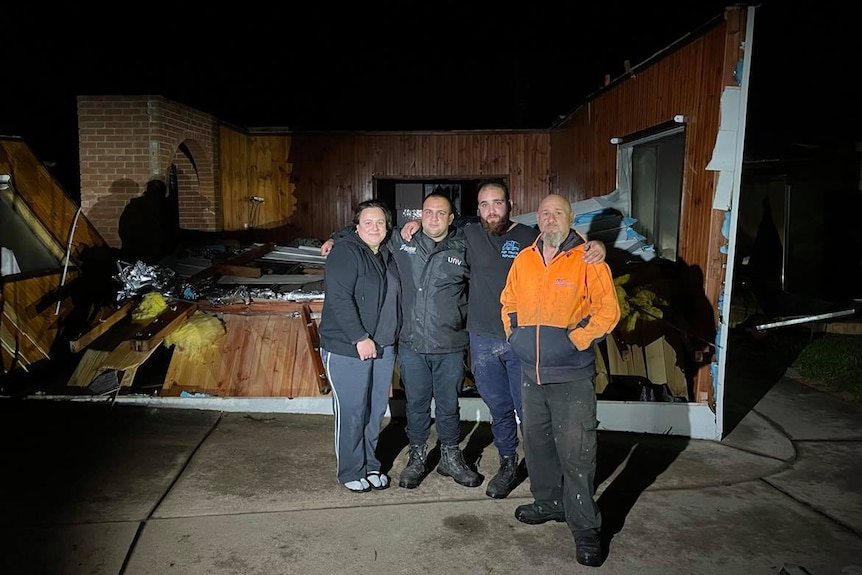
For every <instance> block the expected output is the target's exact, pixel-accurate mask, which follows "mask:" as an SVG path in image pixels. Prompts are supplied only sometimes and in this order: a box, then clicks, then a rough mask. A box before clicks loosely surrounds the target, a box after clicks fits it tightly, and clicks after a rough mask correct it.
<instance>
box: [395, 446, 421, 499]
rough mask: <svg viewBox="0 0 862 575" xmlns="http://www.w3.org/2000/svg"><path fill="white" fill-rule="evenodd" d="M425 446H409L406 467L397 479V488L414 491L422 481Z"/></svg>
mask: <svg viewBox="0 0 862 575" xmlns="http://www.w3.org/2000/svg"><path fill="white" fill-rule="evenodd" d="M426 472H427V471H426V469H425V446H424V445H411V446H410V456H409V458H408V459H407V465H406V466H405V467H404V470H403V471H402V472H401V476H400V477H399V478H398V487H403V488H405V489H416V488H417V487H419V484H420V483H422V480H423V479H425V473H426Z"/></svg>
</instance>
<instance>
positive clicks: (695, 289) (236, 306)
mask: <svg viewBox="0 0 862 575" xmlns="http://www.w3.org/2000/svg"><path fill="white" fill-rule="evenodd" d="M754 10H755V9H754V8H753V7H731V8H728V9H727V10H726V11H725V12H723V13H722V14H719V15H717V16H716V17H715V18H714V19H712V20H711V21H709V22H706V23H705V24H704V25H703V26H702V27H701V28H700V29H698V30H696V31H694V32H692V33H690V34H688V35H687V36H685V37H684V38H681V39H680V40H679V41H677V42H675V43H674V44H672V45H671V46H669V47H667V48H666V49H665V50H663V51H661V52H659V53H658V54H656V55H654V56H653V57H652V58H650V59H649V60H647V61H644V62H641V63H637V64H636V65H633V66H631V65H628V66H627V71H626V73H625V74H624V75H623V76H621V77H619V78H616V79H614V80H611V79H610V78H607V79H606V82H605V86H604V87H603V88H602V89H600V90H599V91H597V92H596V93H594V94H593V95H591V96H590V97H588V98H587V99H586V100H585V101H583V102H580V103H579V104H578V105H577V106H575V107H574V109H573V110H572V111H571V113H570V114H568V115H567V116H565V117H563V118H561V119H560V120H559V121H558V122H557V123H555V124H554V125H553V126H549V127H548V128H547V129H544V130H529V131H524V130H509V131H507V130H495V131H447V132H379V133H377V132H361V133H350V132H345V133H335V132H326V133H300V132H291V131H288V130H282V129H279V128H254V129H252V128H247V127H242V126H236V125H232V124H228V123H225V122H222V121H220V120H219V118H215V117H213V116H211V115H209V114H206V113H203V112H201V111H199V110H195V109H193V108H191V107H189V106H186V105H184V104H182V103H180V102H175V101H172V100H169V99H167V98H164V97H162V96H159V95H128V96H105V95H83V96H79V97H78V128H79V157H80V175H81V206H80V207H81V211H82V214H80V217H79V218H78V219H79V222H78V225H77V228H75V227H74V225H73V224H72V222H71V220H72V219H74V218H75V216H76V215H78V214H76V210H75V206H73V205H71V204H70V203H68V201H67V200H63V201H60V200H57V202H58V203H57V204H56V205H49V206H45V207H44V208H35V207H34V206H36V205H41V204H42V203H43V200H42V198H43V197H45V196H46V194H47V193H49V192H48V190H50V189H51V187H52V183H51V181H50V177H49V176H48V175H47V174H44V173H43V174H41V175H40V176H38V177H36V176H34V177H32V178H30V177H28V178H26V179H25V178H23V177H22V168H21V166H19V165H18V162H19V161H24V162H29V163H30V164H33V163H34V159H33V158H31V157H25V158H23V159H22V154H20V153H17V152H15V150H16V149H17V148H18V147H23V146H25V145H24V144H23V143H21V142H12V141H4V142H3V147H2V153H3V156H2V157H0V174H10V175H11V176H12V182H13V188H12V189H14V193H13V194H11V195H10V194H9V193H8V192H4V194H6V195H5V196H4V201H6V202H7V203H8V202H9V201H10V200H8V199H6V198H9V197H11V198H13V200H11V201H15V202H18V203H19V204H21V203H23V204H26V206H27V208H26V209H22V210H20V211H21V212H22V213H24V212H27V210H31V211H36V210H37V209H44V210H47V212H48V215H46V216H45V218H44V219H42V218H41V217H40V216H36V217H33V218H30V220H28V221H29V223H30V224H31V227H34V228H35V227H36V226H35V224H36V223H37V222H36V220H39V221H41V222H45V223H44V224H42V226H41V227H45V228H46V229H47V230H48V231H47V232H39V233H40V234H41V235H42V236H44V237H43V238H42V241H43V242H47V241H48V240H50V241H51V242H53V243H52V246H53V247H50V248H49V250H48V251H49V252H50V255H51V257H52V258H53V259H52V260H51V262H52V264H51V266H52V271H51V274H52V275H51V276H50V280H44V281H43V283H42V284H40V285H38V286H34V287H32V288H29V287H25V286H24V284H20V285H18V286H15V287H14V288H13V287H11V286H13V285H14V284H16V283H18V282H19V281H25V280H24V279H21V280H19V279H18V278H19V277H22V278H23V276H26V275H27V272H25V271H24V270H23V269H22V271H21V273H13V274H11V275H9V276H7V280H6V281H4V292H3V293H4V315H3V319H4V323H3V326H4V330H6V331H4V332H3V333H4V338H3V343H4V347H3V359H4V368H8V367H9V366H22V367H23V366H25V365H26V363H28V362H32V361H36V360H37V359H39V356H38V355H37V354H35V353H33V352H32V349H31V348H33V347H34V346H35V343H34V342H32V341H30V340H31V339H32V337H33V334H34V333H43V331H44V326H50V325H54V324H56V319H55V318H54V317H52V316H53V311H54V310H53V306H54V304H55V303H56V302H57V301H59V302H60V306H61V307H63V308H64V309H65V307H64V306H68V307H69V308H70V309H71V308H73V307H74V306H73V305H72V302H71V301H70V300H69V298H68V297H67V294H66V293H65V292H64V291H63V290H62V289H59V288H60V287H61V286H62V284H63V282H62V281H58V278H59V277H60V276H61V275H62V274H63V273H66V266H65V263H66V261H65V260H68V261H69V263H70V265H69V266H68V273H67V275H68V276H70V277H74V276H75V274H77V273H79V270H80V267H79V266H80V264H81V263H82V262H81V261H79V260H78V259H77V256H78V252H79V251H80V250H81V249H83V247H84V246H89V245H92V246H109V247H110V248H113V249H115V250H119V249H120V248H121V247H122V243H123V242H122V241H121V238H120V226H119V221H120V218H121V216H122V213H123V211H124V210H125V209H126V207H127V206H128V205H129V204H130V202H131V201H132V200H133V198H137V197H139V196H141V195H143V192H144V190H145V189H146V188H147V186H148V183H149V182H150V181H152V180H154V179H155V180H158V181H161V182H163V183H164V185H165V188H166V194H165V198H166V202H167V206H168V210H169V213H170V214H172V216H171V217H172V218H173V223H172V226H171V229H174V230H182V231H183V232H185V234H186V238H190V237H196V238H197V239H202V240H203V243H206V242H207V241H209V242H210V244H214V243H217V242H214V241H212V238H215V237H221V238H230V239H232V240H233V241H234V242H235V244H236V245H235V248H236V249H233V250H225V249H224V244H223V243H222V244H221V248H220V249H222V251H221V252H220V253H219V254H216V255H214V254H212V253H209V254H201V253H199V254H188V253H185V254H176V253H175V254H173V256H171V257H169V258H168V259H163V260H160V262H159V263H160V264H166V265H165V267H168V268H170V269H171V270H172V271H173V273H175V274H177V275H176V278H174V279H175V280H178V281H175V288H176V287H179V289H178V290H176V289H175V291H174V292H172V294H171V295H172V296H173V297H171V298H167V299H168V303H167V304H165V305H164V307H162V308H157V312H158V313H157V314H155V315H152V316H150V317H147V316H143V317H139V318H138V320H137V323H135V320H134V318H132V317H131V316H132V314H133V312H134V311H135V308H136V307H139V306H140V305H141V304H142V303H143V300H144V298H141V297H140V296H134V297H132V296H131V294H130V297H129V298H127V299H125V300H121V301H120V302H118V303H117V305H115V306H113V309H110V310H104V309H102V310H100V311H99V312H98V313H96V312H94V314H95V315H93V314H91V315H92V317H91V318H90V319H91V320H92V321H91V323H90V324H89V326H88V328H86V329H82V330H81V333H80V334H77V335H75V336H74V337H69V338H68V340H69V341H70V345H71V347H72V350H73V352H74V353H75V354H76V355H77V356H78V357H79V362H78V363H77V367H76V368H75V371H74V373H73V374H72V376H71V378H70V380H69V385H70V386H72V387H77V388H79V389H82V388H87V387H88V386H91V385H92V384H93V382H94V381H95V380H97V379H98V378H99V377H100V376H101V377H104V374H106V373H110V374H112V375H111V377H112V378H114V379H113V381H111V382H110V383H111V384H112V385H109V386H107V388H110V389H116V390H118V392H119V393H120V394H121V396H122V393H123V390H125V391H128V389H130V388H132V386H133V383H134V378H135V374H136V372H137V371H138V370H139V368H140V367H141V366H143V365H145V364H146V363H147V362H148V361H149V360H150V358H151V357H152V354H154V353H155V352H156V350H158V349H162V350H165V349H166V348H170V351H171V353H170V354H169V358H168V359H167V360H166V361H167V362H168V365H167V368H166V371H165V374H164V380H163V384H162V385H161V386H160V388H159V389H157V390H156V395H159V397H158V399H159V400H169V399H171V400H172V399H174V398H176V399H177V400H179V401H183V400H186V401H191V400H189V399H187V398H185V397H181V396H195V395H198V396H205V397H209V398H216V399H218V400H222V401H225V402H227V401H234V400H237V399H247V398H270V399H275V400H278V401H280V402H282V403H281V404H280V406H281V407H279V409H283V408H284V405H287V406H288V407H287V408H290V406H291V405H293V406H297V407H296V409H300V410H303V409H312V410H313V409H319V410H320V411H321V412H326V411H327V410H328V409H329V402H330V398H329V397H328V395H327V393H328V386H327V385H326V382H325V376H324V375H323V373H322V370H321V368H320V365H319V355H318V354H317V351H316V350H317V347H316V346H317V343H316V330H315V319H316V317H317V315H318V314H319V312H320V309H321V302H322V298H323V297H325V294H322V293H320V292H319V291H318V290H319V289H320V288H321V285H322V284H321V283H320V280H321V279H322V276H321V275H320V274H321V273H322V271H323V268H324V267H325V261H324V260H322V258H319V251H318V250H317V248H316V245H319V242H320V241H322V240H325V239H326V238H328V237H329V235H330V233H331V232H333V231H334V230H337V229H340V228H341V227H343V226H344V225H345V224H346V223H347V222H349V221H350V219H351V217H352V208H353V206H354V205H355V204H357V203H359V202H360V201H363V200H366V199H369V198H371V197H377V198H380V199H383V200H385V201H386V202H387V203H389V205H390V206H391V207H392V208H393V212H394V213H395V214H396V215H397V218H398V222H397V223H399V224H400V223H403V222H404V221H406V220H407V219H410V218H412V217H414V215H415V214H416V213H418V210H419V208H420V207H421V203H422V199H423V197H424V195H425V194H427V193H428V192H430V191H434V190H442V191H444V192H446V193H448V194H449V195H450V197H451V198H452V199H453V203H454V205H455V206H456V208H457V209H458V211H459V213H460V214H462V215H470V214H473V213H475V209H476V205H475V189H476V185H477V183H478V182H479V181H480V179H482V178H487V177H498V178H503V179H505V181H506V182H507V183H508V185H509V187H510V189H511V191H512V201H513V204H514V211H513V214H514V215H515V216H516V219H517V218H521V219H522V220H523V221H529V219H530V213H531V212H532V211H533V210H534V209H535V208H536V206H537V205H538V203H539V201H540V200H541V198H542V197H543V196H545V195H546V194H548V193H550V192H554V193H559V194H561V195H563V196H564V197H567V198H569V199H570V200H571V201H572V202H573V206H574V207H575V211H576V215H577V216H579V219H577V220H576V222H575V224H576V226H578V227H579V229H583V230H584V231H586V232H587V233H588V234H589V235H591V236H594V237H597V238H599V239H602V240H603V241H604V242H605V244H606V246H607V247H608V263H609V264H610V265H611V268H612V271H613V272H614V276H615V278H616V282H617V286H618V296H619V297H620V301H621V303H624V305H623V306H622V307H623V311H624V314H625V317H624V318H623V320H622V321H621V322H620V327H618V329H617V330H616V333H615V334H614V336H613V337H609V338H608V340H607V341H606V342H604V343H602V344H599V345H600V349H599V352H600V353H599V354H598V355H599V357H600V362H599V363H600V365H599V371H600V378H599V382H598V389H597V393H598V394H599V398H600V402H599V419H600V420H601V422H602V426H603V428H606V429H613V430H627V431H638V432H653V433H672V434H678V435H687V436H691V437H696V438H710V439H719V438H720V437H721V434H722V410H723V377H724V373H723V372H724V363H723V362H724V356H723V354H722V352H721V350H722V349H723V348H724V346H725V344H726V331H727V330H726V320H725V318H727V317H728V315H729V306H730V302H729V299H730V298H729V294H730V288H729V286H730V285H731V283H732V278H731V277H730V276H732V270H733V253H734V236H735V225H736V222H735V216H736V215H735V213H734V207H735V206H737V205H738V202H739V189H740V177H741V168H742V152H743V142H744V133H745V114H746V102H747V92H748V74H749V69H750V54H749V48H750V46H751V45H752V39H753V32H754V30H753V23H754ZM24 155H26V154H24ZM32 169H33V170H35V171H38V167H33V168H32ZM58 206H59V207H58ZM4 209H7V208H4ZM51 214H53V215H54V216H56V217H53V216H51ZM70 229H74V230H75V231H74V233H72V232H70V231H69V230H70ZM192 232H194V233H192ZM70 234H71V235H70ZM195 234H197V235H195ZM154 239H155V238H154ZM4 241H5V240H4ZM632 241H635V242H640V244H639V245H641V246H642V247H643V246H646V247H647V249H646V250H640V252H639V253H634V252H633V251H632V250H631V249H629V246H630V245H631V242H632ZM315 242H316V243H315ZM68 245H73V246H74V249H72V250H71V252H70V250H69V249H67V246H68ZM210 247H213V246H210ZM127 263H128V264H134V262H127ZM129 269H132V270H133V268H127V270H126V271H127V272H128V271H129ZM113 271H114V273H116V272H117V270H116V269H115V270H113ZM146 274H147V270H146V269H143V270H141V273H140V274H139V275H146ZM127 279H128V278H127ZM273 286H277V287H276V288H275V289H274V288H273ZM116 287H117V286H116V284H113V285H112V289H114V290H115V291H116ZM22 292H27V295H26V296H22ZM252 294H254V295H252ZM13 301H14V302H16V303H14V304H13V303H10V302H13ZM38 301H42V302H48V305H47V308H46V307H45V304H44V303H43V305H42V306H41V308H40V307H39V306H38V305H36V307H34V304H36V302H38ZM7 309H8V310H11V311H10V312H9V313H7ZM67 313H68V312H67ZM13 316H14V318H18V319H16V320H13V319H11V318H12V317H13ZM22 317H27V318H29V319H28V322H29V323H28V324H27V325H23V326H22V327H20V328H18V327H15V330H13V327H14V326H18V325H19V324H20V322H21V320H20V318H22ZM204 317H206V318H215V319H216V320H217V322H218V326H217V327H213V330H212V332H211V334H212V337H213V339H212V340H208V341H204V342H198V343H199V345H197V346H193V345H192V341H191V340H185V341H182V340H179V341H177V340H176V339H175V336H176V332H178V330H180V329H181V328H182V327H183V326H184V325H186V324H188V323H189V322H191V321H192V320H193V319H194V318H204ZM7 318H9V319H7ZM16 322H17V323H16ZM201 322H202V323H201V325H205V324H208V325H210V326H214V324H212V323H211V321H209V320H203V319H202V320H201ZM13 331H14V332H13ZM172 335H173V336H174V339H172ZM49 339H50V337H49ZM39 345H41V346H42V347H45V348H46V349H47V348H48V347H50V345H51V342H50V341H44V342H40V343H39ZM49 355H50V354H47V353H45V354H42V356H43V357H48V356H49ZM396 385H397V382H396ZM118 386H119V387H118ZM153 400H155V399H154V398H148V399H147V401H153ZM475 401H477V402H479V400H478V399H475ZM270 407H272V404H270ZM462 411H464V412H467V411H470V410H462Z"/></svg>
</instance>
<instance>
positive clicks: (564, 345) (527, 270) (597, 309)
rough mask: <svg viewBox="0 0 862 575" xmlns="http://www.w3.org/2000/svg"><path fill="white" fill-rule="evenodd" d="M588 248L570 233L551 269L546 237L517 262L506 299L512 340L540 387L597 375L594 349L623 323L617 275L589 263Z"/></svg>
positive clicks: (526, 373) (526, 370) (505, 320)
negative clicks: (545, 255) (545, 250)
mask: <svg viewBox="0 0 862 575" xmlns="http://www.w3.org/2000/svg"><path fill="white" fill-rule="evenodd" d="M584 243H585V240H584V239H583V238H582V237H581V236H580V234H578V233H577V232H575V231H570V232H569V235H568V237H567V238H566V239H565V240H564V241H563V244H562V245H561V246H560V250H559V251H558V252H557V254H556V255H555V256H554V259H552V260H551V261H550V262H549V263H548V264H547V265H546V264H545V261H544V259H543V258H542V238H541V236H540V237H539V238H538V239H537V240H536V241H535V242H534V243H533V244H532V245H531V246H530V247H529V248H525V249H523V250H521V253H519V254H518V256H517V257H516V258H515V261H514V262H512V269H511V270H509V275H508V278H507V279H506V287H505V288H503V293H502V295H501V296H500V302H501V303H502V304H503V310H502V319H503V328H504V329H505V331H506V338H507V339H508V340H509V343H510V344H511V346H512V350H513V351H514V352H515V354H516V355H517V356H518V357H519V358H520V360H521V362H522V363H523V374H524V376H525V377H528V378H530V379H531V380H534V381H536V382H537V383H560V382H564V381H572V380H574V379H581V378H583V377H588V376H589V375H591V374H593V373H594V372H595V360H596V357H595V353H594V352H593V346H592V344H593V342H595V341H597V340H601V339H602V338H604V337H605V336H607V334H609V333H611V331H612V330H613V329H614V327H616V325H617V322H618V321H619V319H620V307H619V302H618V301H617V295H616V290H615V289H614V282H613V277H612V276H611V270H610V268H609V267H608V265H607V264H605V263H600V264H587V263H584V260H583V256H584Z"/></svg>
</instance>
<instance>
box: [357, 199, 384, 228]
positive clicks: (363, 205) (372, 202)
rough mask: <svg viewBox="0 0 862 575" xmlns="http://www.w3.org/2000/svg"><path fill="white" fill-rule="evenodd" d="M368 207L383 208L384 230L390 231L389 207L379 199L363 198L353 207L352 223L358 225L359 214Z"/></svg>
mask: <svg viewBox="0 0 862 575" xmlns="http://www.w3.org/2000/svg"><path fill="white" fill-rule="evenodd" d="M368 208H380V209H381V210H383V217H385V218H386V231H387V232H391V231H392V212H390V211H389V207H388V206H387V205H386V202H381V201H380V200H365V201H364V202H360V203H359V204H358V205H357V206H356V207H355V208H353V224H354V225H359V214H361V213H362V210H366V209H368Z"/></svg>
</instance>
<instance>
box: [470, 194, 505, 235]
mask: <svg viewBox="0 0 862 575" xmlns="http://www.w3.org/2000/svg"><path fill="white" fill-rule="evenodd" d="M477 200H478V203H479V219H480V221H481V222H482V227H483V228H484V229H485V231H486V232H488V233H489V234H494V235H498V236H499V235H502V234H504V233H506V230H508V229H509V226H511V224H512V221H511V220H510V219H509V211H510V210H511V207H512V205H511V203H510V202H509V201H508V200H507V199H506V194H505V192H504V191H503V188H501V187H499V186H495V185H493V184H492V185H489V186H485V187H484V188H482V189H481V190H480V191H479V196H478V198H477Z"/></svg>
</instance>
